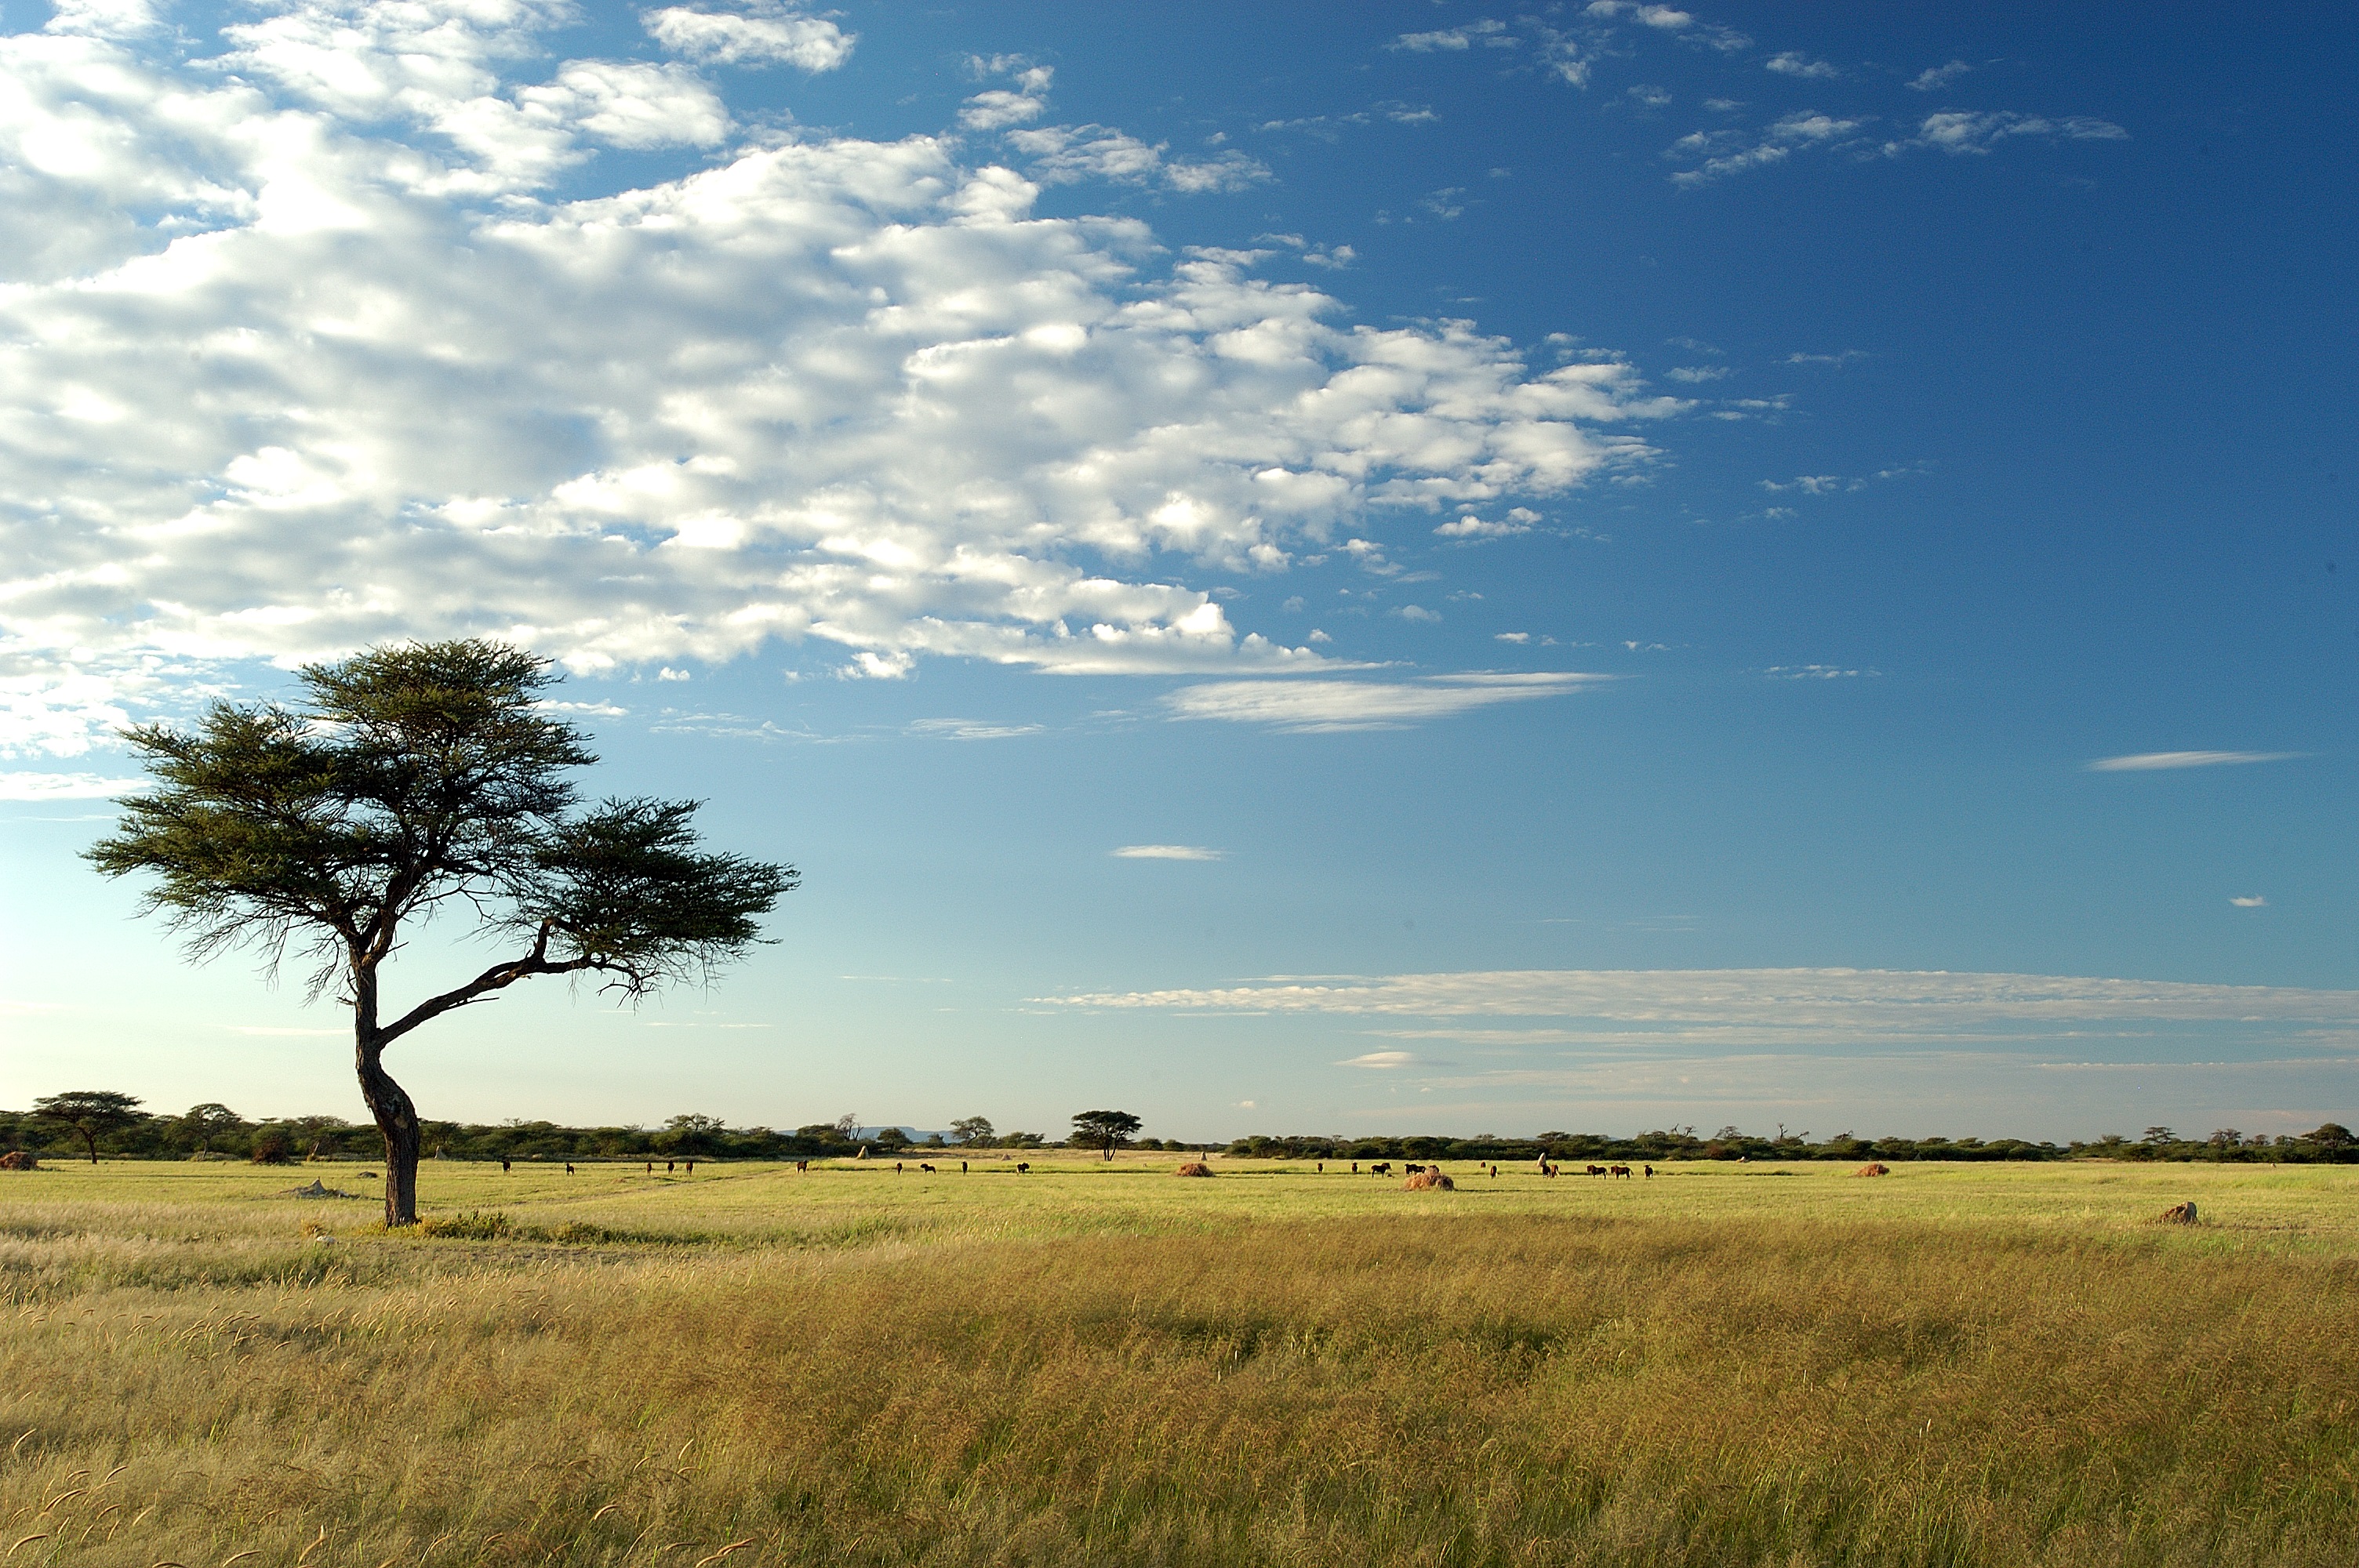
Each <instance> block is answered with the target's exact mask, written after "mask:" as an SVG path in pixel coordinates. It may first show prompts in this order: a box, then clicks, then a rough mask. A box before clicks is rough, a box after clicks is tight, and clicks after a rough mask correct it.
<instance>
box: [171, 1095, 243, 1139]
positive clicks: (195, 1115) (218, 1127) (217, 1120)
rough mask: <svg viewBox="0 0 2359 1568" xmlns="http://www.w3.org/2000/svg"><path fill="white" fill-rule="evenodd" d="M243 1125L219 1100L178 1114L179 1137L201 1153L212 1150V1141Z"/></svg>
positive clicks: (208, 1101)
mask: <svg viewBox="0 0 2359 1568" xmlns="http://www.w3.org/2000/svg"><path fill="white" fill-rule="evenodd" d="M244 1126H245V1121H244V1119H241V1118H240V1117H239V1116H238V1114H237V1112H235V1111H234V1110H232V1109H230V1108H229V1107H227V1106H225V1105H223V1104H222V1103H221V1102H220V1101H219V1100H207V1101H205V1102H204V1103H203V1104H202V1105H192V1106H190V1108H188V1109H187V1110H185V1111H183V1112H181V1113H180V1132H181V1135H182V1136H183V1137H185V1138H187V1139H188V1141H189V1144H190V1147H191V1148H193V1149H195V1150H197V1151H198V1152H206V1151H209V1150H211V1149H212V1146H213V1140H214V1139H216V1138H223V1137H227V1136H228V1135H229V1134H231V1133H233V1132H235V1131H236V1130H238V1129H239V1128H241V1127H244Z"/></svg>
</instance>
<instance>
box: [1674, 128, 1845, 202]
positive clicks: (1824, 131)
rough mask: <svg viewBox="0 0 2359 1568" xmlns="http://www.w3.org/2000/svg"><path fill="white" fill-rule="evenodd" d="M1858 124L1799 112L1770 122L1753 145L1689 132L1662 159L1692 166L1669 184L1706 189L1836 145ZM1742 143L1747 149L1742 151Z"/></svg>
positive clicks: (1730, 135)
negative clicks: (1805, 151) (1800, 153)
mask: <svg viewBox="0 0 2359 1568" xmlns="http://www.w3.org/2000/svg"><path fill="white" fill-rule="evenodd" d="M1863 124H1866V122H1865V121H1864V120H1846V119H1842V118H1839V117H1837V116H1835V115H1832V114H1820V113H1819V112H1818V111H1817V110H1815V109H1804V110H1800V111H1799V112H1797V113H1795V114H1786V115H1782V116H1780V117H1779V118H1778V119H1777V120H1774V121H1772V122H1771V123H1770V124H1769V126H1768V128H1767V130H1765V131H1763V132H1762V133H1760V136H1759V139H1758V140H1753V138H1751V137H1749V136H1747V135H1745V133H1743V132H1739V131H1693V132H1690V133H1689V134H1688V135H1684V136H1681V137H1680V139H1679V140H1678V141H1676V142H1673V143H1672V144H1671V145H1670V146H1669V149H1668V150H1667V151H1666V152H1665V154H1664V156H1665V157H1671V158H1678V159H1687V160H1694V161H1695V163H1696V167H1694V168H1683V169H1680V170H1678V171H1676V172H1674V173H1673V174H1672V176H1671V183H1672V184H1674V185H1680V186H1698V185H1707V184H1710V183H1711V182H1712V181H1713V180H1715V179H1725V178H1728V177H1729V176H1731V175H1734V174H1743V173H1745V171H1746V170H1748V169H1756V168H1767V166H1769V165H1770V164H1773V163H1780V162H1783V161H1784V160H1785V159H1786V158H1787V157H1789V156H1791V155H1792V154H1793V153H1795V152H1796V151H1799V150H1801V149H1805V148H1810V147H1817V146H1840V145H1842V144H1843V143H1844V142H1845V141H1846V140H1848V139H1849V138H1851V137H1852V136H1853V135H1854V133H1856V132H1857V131H1858V130H1859V128H1860V127H1861V126H1862V125H1863ZM1747 141H1752V145H1751V146H1746V145H1745V144H1746V142H1747Z"/></svg>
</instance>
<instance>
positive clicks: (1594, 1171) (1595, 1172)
mask: <svg viewBox="0 0 2359 1568" xmlns="http://www.w3.org/2000/svg"><path fill="white" fill-rule="evenodd" d="M1604 1173H1605V1167H1604V1166H1603V1165H1592V1166H1590V1167H1589V1168H1588V1169H1587V1170H1585V1171H1583V1172H1582V1175H1584V1176H1602V1175H1603V1174H1604Z"/></svg>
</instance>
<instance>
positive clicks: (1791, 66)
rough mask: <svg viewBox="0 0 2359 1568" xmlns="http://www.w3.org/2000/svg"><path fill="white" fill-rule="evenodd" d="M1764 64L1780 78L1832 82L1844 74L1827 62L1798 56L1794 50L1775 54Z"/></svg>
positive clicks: (1802, 55)
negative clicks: (1797, 77)
mask: <svg viewBox="0 0 2359 1568" xmlns="http://www.w3.org/2000/svg"><path fill="white" fill-rule="evenodd" d="M1763 63H1764V64H1765V65H1766V66H1767V69H1768V70H1774V71H1776V72H1777V74H1778V75H1780V76H1799V77H1803V78H1805V79H1808V80H1811V81H1832V80H1833V79H1834V78H1836V77H1838V76H1841V75H1842V74H1843V72H1842V71H1840V70H1836V69H1835V68H1834V67H1833V66H1832V65H1829V64H1828V63H1827V62H1826V61H1825V60H1822V59H1810V56H1808V55H1804V54H1797V53H1795V52H1794V51H1793V50H1792V49H1787V50H1784V51H1782V52H1781V53H1778V54H1773V55H1771V56H1770V57H1769V58H1768V59H1767V60H1766V61H1765V62H1763Z"/></svg>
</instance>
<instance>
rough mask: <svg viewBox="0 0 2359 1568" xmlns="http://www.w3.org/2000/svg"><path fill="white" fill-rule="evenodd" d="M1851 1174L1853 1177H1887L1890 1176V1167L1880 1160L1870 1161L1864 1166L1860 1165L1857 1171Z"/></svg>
mask: <svg viewBox="0 0 2359 1568" xmlns="http://www.w3.org/2000/svg"><path fill="white" fill-rule="evenodd" d="M1852 1174H1853V1175H1854V1176H1888V1175H1890V1174H1892V1167H1891V1166H1889V1165H1887V1164H1886V1163H1885V1162H1883V1161H1881V1160H1870V1161H1869V1162H1867V1163H1866V1164H1864V1165H1862V1166H1861V1167H1860V1168H1859V1169H1858V1170H1856V1171H1854V1172H1853V1173H1852Z"/></svg>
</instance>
